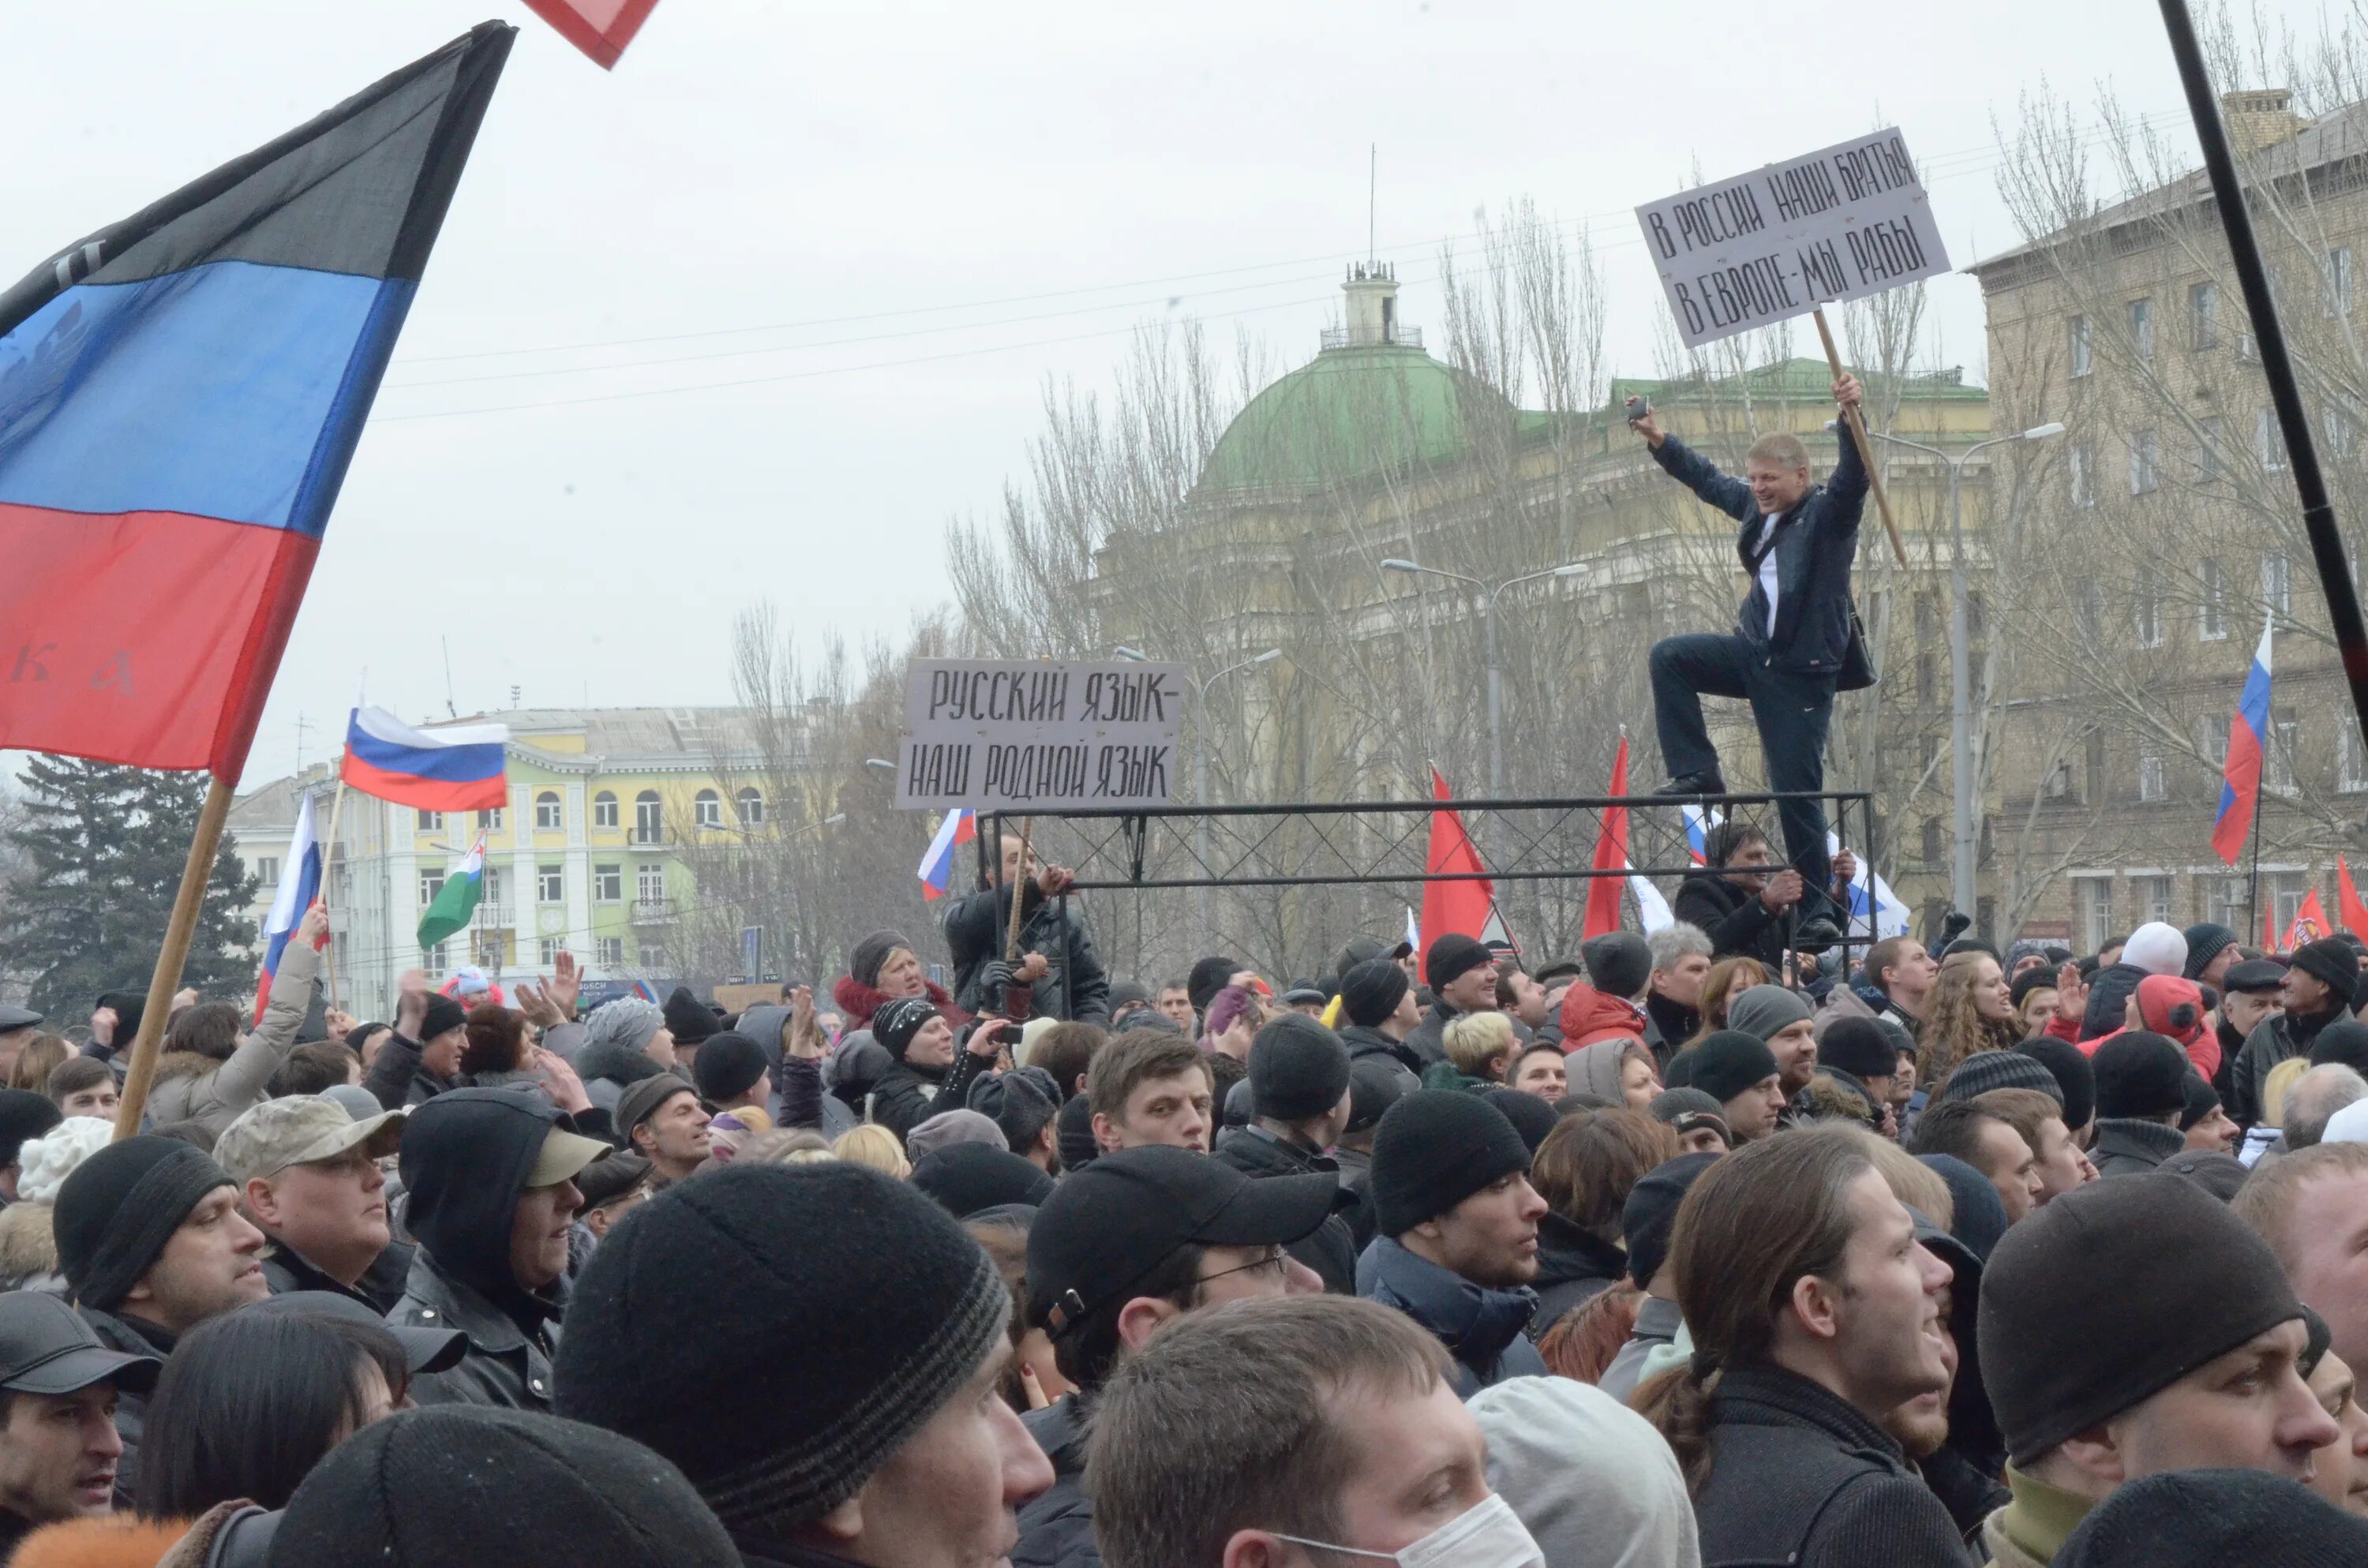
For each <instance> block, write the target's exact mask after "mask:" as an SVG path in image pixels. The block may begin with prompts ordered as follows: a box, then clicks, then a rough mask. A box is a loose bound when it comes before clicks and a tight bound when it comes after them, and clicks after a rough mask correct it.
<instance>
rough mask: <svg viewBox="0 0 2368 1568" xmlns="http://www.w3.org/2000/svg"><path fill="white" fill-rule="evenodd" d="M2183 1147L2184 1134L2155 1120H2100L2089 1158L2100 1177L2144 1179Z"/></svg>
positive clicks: (2103, 1118)
mask: <svg viewBox="0 0 2368 1568" xmlns="http://www.w3.org/2000/svg"><path fill="white" fill-rule="evenodd" d="M2186 1147H2187V1134H2185V1133H2183V1132H2181V1131H2180V1130H2179V1129H2178V1128H2176V1127H2166V1126H2164V1125H2163V1124H2162V1123H2161V1122H2159V1121H2138V1120H2135V1119H2131V1118H2128V1117H2119V1116H2109V1117H2101V1118H2100V1119H2098V1122H2097V1141H2096V1142H2095V1143H2093V1144H2091V1145H2090V1146H2089V1159H2091V1160H2092V1161H2094V1162H2095V1163H2096V1166H2097V1174H2098V1175H2099V1176H2144V1175H2146V1173H2147V1172H2148V1171H2151V1170H2153V1169H2154V1168H2155V1167H2156V1166H2157V1165H2161V1164H2162V1163H2163V1162H2164V1161H2165V1160H2168V1159H2169V1158H2170V1157H2171V1156H2172V1155H2173V1154H2176V1153H2179V1152H2180V1150H2181V1149H2184V1148H2186Z"/></svg>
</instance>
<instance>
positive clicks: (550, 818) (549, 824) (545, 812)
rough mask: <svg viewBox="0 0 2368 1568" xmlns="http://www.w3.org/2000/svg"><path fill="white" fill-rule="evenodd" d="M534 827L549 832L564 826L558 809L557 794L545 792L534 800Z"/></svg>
mask: <svg viewBox="0 0 2368 1568" xmlns="http://www.w3.org/2000/svg"><path fill="white" fill-rule="evenodd" d="M534 825H535V826H537V827H539V828H542V829H545V830H549V829H552V828H557V827H564V826H565V825H566V822H565V819H564V817H563V816H562V814H561V812H560V809H559V792H558V791H557V790H544V791H543V792H542V793H541V794H540V795H537V796H536V797H535V798H534Z"/></svg>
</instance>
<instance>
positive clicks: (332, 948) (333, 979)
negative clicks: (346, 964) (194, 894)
mask: <svg viewBox="0 0 2368 1568" xmlns="http://www.w3.org/2000/svg"><path fill="white" fill-rule="evenodd" d="M345 809H346V769H345V761H344V757H343V756H342V755H340V756H339V758H338V764H337V793H336V798H335V799H333V800H331V801H330V802H329V836H328V838H327V839H326V840H324V842H323V844H322V846H321V907H322V908H323V909H326V908H328V907H329V883H330V882H331V881H333V880H335V877H336V861H337V818H338V817H339V816H340V815H342V814H343V813H344V812H345ZM299 918H300V919H301V918H302V915H299ZM336 948H337V939H336V937H334V936H332V937H330V938H329V1009H330V1011H332V1012H335V1011H336V1008H337V953H336Z"/></svg>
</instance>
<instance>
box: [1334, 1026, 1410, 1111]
mask: <svg viewBox="0 0 2368 1568" xmlns="http://www.w3.org/2000/svg"><path fill="white" fill-rule="evenodd" d="M1339 1033H1340V1043H1341V1044H1342V1045H1345V1046H1347V1047H1348V1048H1349V1065H1350V1066H1351V1067H1353V1066H1355V1065H1356V1064H1357V1063H1358V1062H1368V1061H1371V1062H1380V1063H1381V1064H1382V1065H1383V1066H1384V1067H1387V1068H1389V1069H1391V1071H1392V1074H1393V1075H1394V1076H1395V1077H1396V1078H1397V1080H1398V1089H1399V1092H1401V1093H1403V1094H1409V1095H1410V1094H1412V1093H1414V1092H1415V1091H1416V1090H1417V1089H1419V1088H1421V1087H1422V1069H1423V1060H1422V1057H1421V1056H1420V1055H1419V1054H1417V1052H1416V1051H1414V1050H1413V1049H1412V1048H1411V1047H1408V1046H1406V1045H1404V1044H1401V1043H1400V1042H1399V1041H1397V1040H1392V1039H1391V1038H1390V1037H1389V1036H1387V1035H1385V1034H1383V1032H1382V1031H1381V1030H1379V1029H1377V1028H1370V1027H1369V1026H1367V1025H1364V1024H1343V1025H1342V1026H1340V1031H1339Z"/></svg>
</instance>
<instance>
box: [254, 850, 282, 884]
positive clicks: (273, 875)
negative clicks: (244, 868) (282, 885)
mask: <svg viewBox="0 0 2368 1568" xmlns="http://www.w3.org/2000/svg"><path fill="white" fill-rule="evenodd" d="M255 880H256V881H259V882H261V883H262V884H263V885H264V886H265V887H268V888H276V887H278V886H279V856H277V855H257V856H256V858H255Z"/></svg>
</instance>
